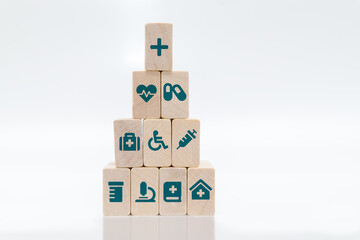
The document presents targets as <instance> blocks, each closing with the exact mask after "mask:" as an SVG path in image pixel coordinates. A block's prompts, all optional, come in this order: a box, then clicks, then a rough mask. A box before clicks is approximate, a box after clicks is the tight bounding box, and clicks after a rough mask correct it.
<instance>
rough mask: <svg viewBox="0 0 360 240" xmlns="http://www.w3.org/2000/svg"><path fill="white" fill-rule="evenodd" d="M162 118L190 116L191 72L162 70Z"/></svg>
mask: <svg viewBox="0 0 360 240" xmlns="http://www.w3.org/2000/svg"><path fill="white" fill-rule="evenodd" d="M161 90H162V91H161V118H188V117H189V73H188V72H185V71H171V72H161Z"/></svg>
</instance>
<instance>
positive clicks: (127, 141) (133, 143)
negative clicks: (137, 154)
mask: <svg viewBox="0 0 360 240" xmlns="http://www.w3.org/2000/svg"><path fill="white" fill-rule="evenodd" d="M119 150H120V151H139V150H140V137H136V136H135V133H125V135H124V136H123V137H120V138H119Z"/></svg>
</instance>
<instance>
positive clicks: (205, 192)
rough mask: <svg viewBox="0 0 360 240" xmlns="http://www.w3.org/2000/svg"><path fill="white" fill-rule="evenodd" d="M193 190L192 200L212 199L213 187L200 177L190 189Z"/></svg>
mask: <svg viewBox="0 0 360 240" xmlns="http://www.w3.org/2000/svg"><path fill="white" fill-rule="evenodd" d="M189 190H190V191H191V199H192V200H210V191H211V190H212V188H211V187H210V186H209V185H208V184H207V183H206V182H204V180H202V179H200V180H199V181H197V182H196V183H195V184H194V185H192V186H191V188H190V189H189Z"/></svg>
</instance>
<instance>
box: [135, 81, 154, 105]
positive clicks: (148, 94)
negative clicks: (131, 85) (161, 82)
mask: <svg viewBox="0 0 360 240" xmlns="http://www.w3.org/2000/svg"><path fill="white" fill-rule="evenodd" d="M156 92H157V89H156V87H155V86H154V85H152V84H151V85H149V86H147V87H146V86H145V85H142V84H141V85H139V86H137V88H136V93H137V94H139V96H140V97H141V98H142V99H143V100H144V101H145V102H148V101H150V99H151V98H152V97H153V96H154V95H155V94H156Z"/></svg>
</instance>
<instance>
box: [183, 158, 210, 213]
mask: <svg viewBox="0 0 360 240" xmlns="http://www.w3.org/2000/svg"><path fill="white" fill-rule="evenodd" d="M188 214H189V215H193V216H213V215H214V214H215V169H214V168H213V167H212V166H211V164H210V163H209V162H207V161H201V163H200V166H199V167H197V168H189V169H188Z"/></svg>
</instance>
